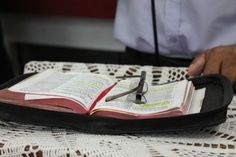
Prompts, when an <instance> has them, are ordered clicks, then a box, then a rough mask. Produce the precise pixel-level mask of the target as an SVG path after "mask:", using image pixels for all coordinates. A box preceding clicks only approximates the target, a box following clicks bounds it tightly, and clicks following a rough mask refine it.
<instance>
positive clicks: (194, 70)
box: [188, 53, 206, 76]
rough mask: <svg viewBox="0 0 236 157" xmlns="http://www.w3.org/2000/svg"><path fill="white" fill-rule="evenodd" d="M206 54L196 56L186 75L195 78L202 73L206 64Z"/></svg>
mask: <svg viewBox="0 0 236 157" xmlns="http://www.w3.org/2000/svg"><path fill="white" fill-rule="evenodd" d="M205 55H206V53H202V54H201V55H199V56H197V57H196V58H195V59H194V60H193V62H192V63H191V65H190V66H189V68H188V75H189V76H197V75H200V74H201V73H202V72H203V69H204V67H205V62H206V59H205V58H206V57H205Z"/></svg>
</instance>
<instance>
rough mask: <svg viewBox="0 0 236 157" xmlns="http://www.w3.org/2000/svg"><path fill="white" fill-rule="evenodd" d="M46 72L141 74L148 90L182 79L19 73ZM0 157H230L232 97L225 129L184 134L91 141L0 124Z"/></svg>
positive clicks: (173, 73)
mask: <svg viewBox="0 0 236 157" xmlns="http://www.w3.org/2000/svg"><path fill="white" fill-rule="evenodd" d="M48 68H54V69H57V70H59V71H79V72H92V73H101V74H107V75H114V76H117V75H119V76H120V75H133V74H140V71H141V70H146V71H147V74H148V75H147V77H148V80H149V81H151V82H152V83H153V84H156V83H162V82H167V81H173V80H180V79H184V78H185V77H186V73H187V72H186V69H185V68H167V67H152V66H142V67H141V66H135V65H132V66H131V65H110V64H109V65H106V64H83V63H61V62H34V61H33V62H29V63H28V64H26V66H25V70H24V72H25V73H28V72H39V71H42V70H45V69H48ZM29 118H30V117H29ZM98 129H99V128H98ZM0 156H1V157H4V156H11V157H16V156H23V157H26V156H30V157H35V156H38V157H41V156H43V157H47V156H59V157H73V156H79V157H110V156H111V157H236V97H234V99H233V101H232V103H231V104H230V106H229V108H228V116H227V121H226V122H225V123H223V124H221V125H219V126H217V127H213V128H205V129H202V130H194V131H189V132H173V133H160V134H155V135H154V134H145V135H140V134H125V135H97V134H86V133H81V132H77V131H73V130H67V129H59V128H50V127H43V126H35V125H29V124H19V123H14V122H8V123H6V122H2V121H0Z"/></svg>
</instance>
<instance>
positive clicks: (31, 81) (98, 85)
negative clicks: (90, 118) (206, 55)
mask: <svg viewBox="0 0 236 157" xmlns="http://www.w3.org/2000/svg"><path fill="white" fill-rule="evenodd" d="M113 83H114V82H113V81H112V79H111V78H109V77H107V76H105V75H99V74H92V73H72V72H68V73H62V72H58V71H55V70H46V71H44V72H42V73H39V74H36V75H34V76H32V77H30V78H28V79H26V80H24V81H22V82H20V83H18V84H16V85H14V86H12V87H11V88H9V90H10V91H15V92H22V93H28V94H33V95H34V94H42V95H38V96H36V95H34V98H35V99H39V98H40V99H43V98H44V96H45V98H47V97H48V96H50V97H51V96H54V97H55V98H58V97H60V96H61V97H68V98H70V99H74V100H76V101H78V102H79V103H81V104H82V105H83V106H84V107H85V108H87V109H88V108H89V107H90V105H91V104H92V103H93V101H94V100H95V99H96V98H97V97H98V95H99V94H100V93H101V92H102V91H104V90H105V89H106V88H108V87H110V86H111V85H112V84H113ZM29 97H30V99H31V100H32V95H31V96H29Z"/></svg>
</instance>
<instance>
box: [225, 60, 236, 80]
mask: <svg viewBox="0 0 236 157" xmlns="http://www.w3.org/2000/svg"><path fill="white" fill-rule="evenodd" d="M235 69H236V63H235V62H229V61H228V62H223V64H222V71H221V74H222V75H224V76H226V77H227V78H228V79H229V80H230V81H231V82H232V83H234V82H236V70H235Z"/></svg>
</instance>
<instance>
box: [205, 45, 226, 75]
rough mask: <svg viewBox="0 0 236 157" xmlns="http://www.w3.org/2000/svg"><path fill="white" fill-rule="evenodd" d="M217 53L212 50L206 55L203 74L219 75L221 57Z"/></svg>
mask: <svg viewBox="0 0 236 157" xmlns="http://www.w3.org/2000/svg"><path fill="white" fill-rule="evenodd" d="M220 54H221V53H219V52H218V51H216V50H214V49H212V50H211V51H209V52H208V53H207V55H206V63H205V67H204V70H203V74H204V75H207V74H219V73H220V72H221V64H222V57H221V55H220Z"/></svg>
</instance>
